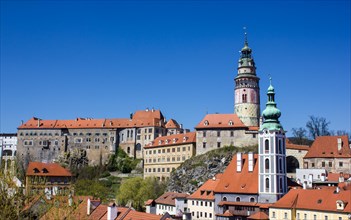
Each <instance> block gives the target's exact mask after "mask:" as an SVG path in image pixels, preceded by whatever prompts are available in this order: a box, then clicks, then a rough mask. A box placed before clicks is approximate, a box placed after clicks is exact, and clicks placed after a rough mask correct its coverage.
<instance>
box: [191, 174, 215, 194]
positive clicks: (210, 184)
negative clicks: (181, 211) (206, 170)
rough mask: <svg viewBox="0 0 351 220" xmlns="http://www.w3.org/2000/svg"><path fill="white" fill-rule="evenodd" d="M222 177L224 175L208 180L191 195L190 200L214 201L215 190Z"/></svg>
mask: <svg viewBox="0 0 351 220" xmlns="http://www.w3.org/2000/svg"><path fill="white" fill-rule="evenodd" d="M221 176H222V174H217V175H216V176H215V177H214V178H212V179H209V180H207V181H206V182H205V183H204V184H203V185H202V186H201V187H200V188H199V189H198V190H196V191H195V192H194V193H193V194H191V195H190V196H189V197H188V199H201V200H214V199H215V196H214V190H215V188H216V187H217V184H218V183H219V181H220V178H221Z"/></svg>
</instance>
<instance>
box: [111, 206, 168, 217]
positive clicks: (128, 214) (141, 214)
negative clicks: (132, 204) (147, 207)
mask: <svg viewBox="0 0 351 220" xmlns="http://www.w3.org/2000/svg"><path fill="white" fill-rule="evenodd" d="M119 209H120V207H118V210H119ZM161 218H162V215H155V214H150V213H145V212H138V211H135V210H132V209H128V210H126V211H125V212H124V213H122V214H119V215H118V216H117V218H116V220H160V219H161Z"/></svg>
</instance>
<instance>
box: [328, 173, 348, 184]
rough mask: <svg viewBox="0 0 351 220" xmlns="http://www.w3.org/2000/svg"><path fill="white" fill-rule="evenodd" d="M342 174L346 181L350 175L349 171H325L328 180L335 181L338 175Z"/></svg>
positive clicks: (337, 179) (337, 180)
mask: <svg viewBox="0 0 351 220" xmlns="http://www.w3.org/2000/svg"><path fill="white" fill-rule="evenodd" d="M341 175H343V176H344V180H345V181H346V180H347V179H349V178H350V177H351V174H349V173H342V174H341V173H331V172H328V173H327V178H328V181H335V182H339V177H340V176H341Z"/></svg>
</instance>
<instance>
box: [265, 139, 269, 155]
mask: <svg viewBox="0 0 351 220" xmlns="http://www.w3.org/2000/svg"><path fill="white" fill-rule="evenodd" d="M264 151H265V153H268V152H269V140H268V139H266V140H265V141H264Z"/></svg>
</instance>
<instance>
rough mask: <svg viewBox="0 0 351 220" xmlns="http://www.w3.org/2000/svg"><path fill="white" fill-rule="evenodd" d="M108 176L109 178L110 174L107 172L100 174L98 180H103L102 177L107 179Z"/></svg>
mask: <svg viewBox="0 0 351 220" xmlns="http://www.w3.org/2000/svg"><path fill="white" fill-rule="evenodd" d="M108 176H111V174H110V172H108V171H107V170H106V171H104V172H103V173H102V174H100V178H104V177H108Z"/></svg>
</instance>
